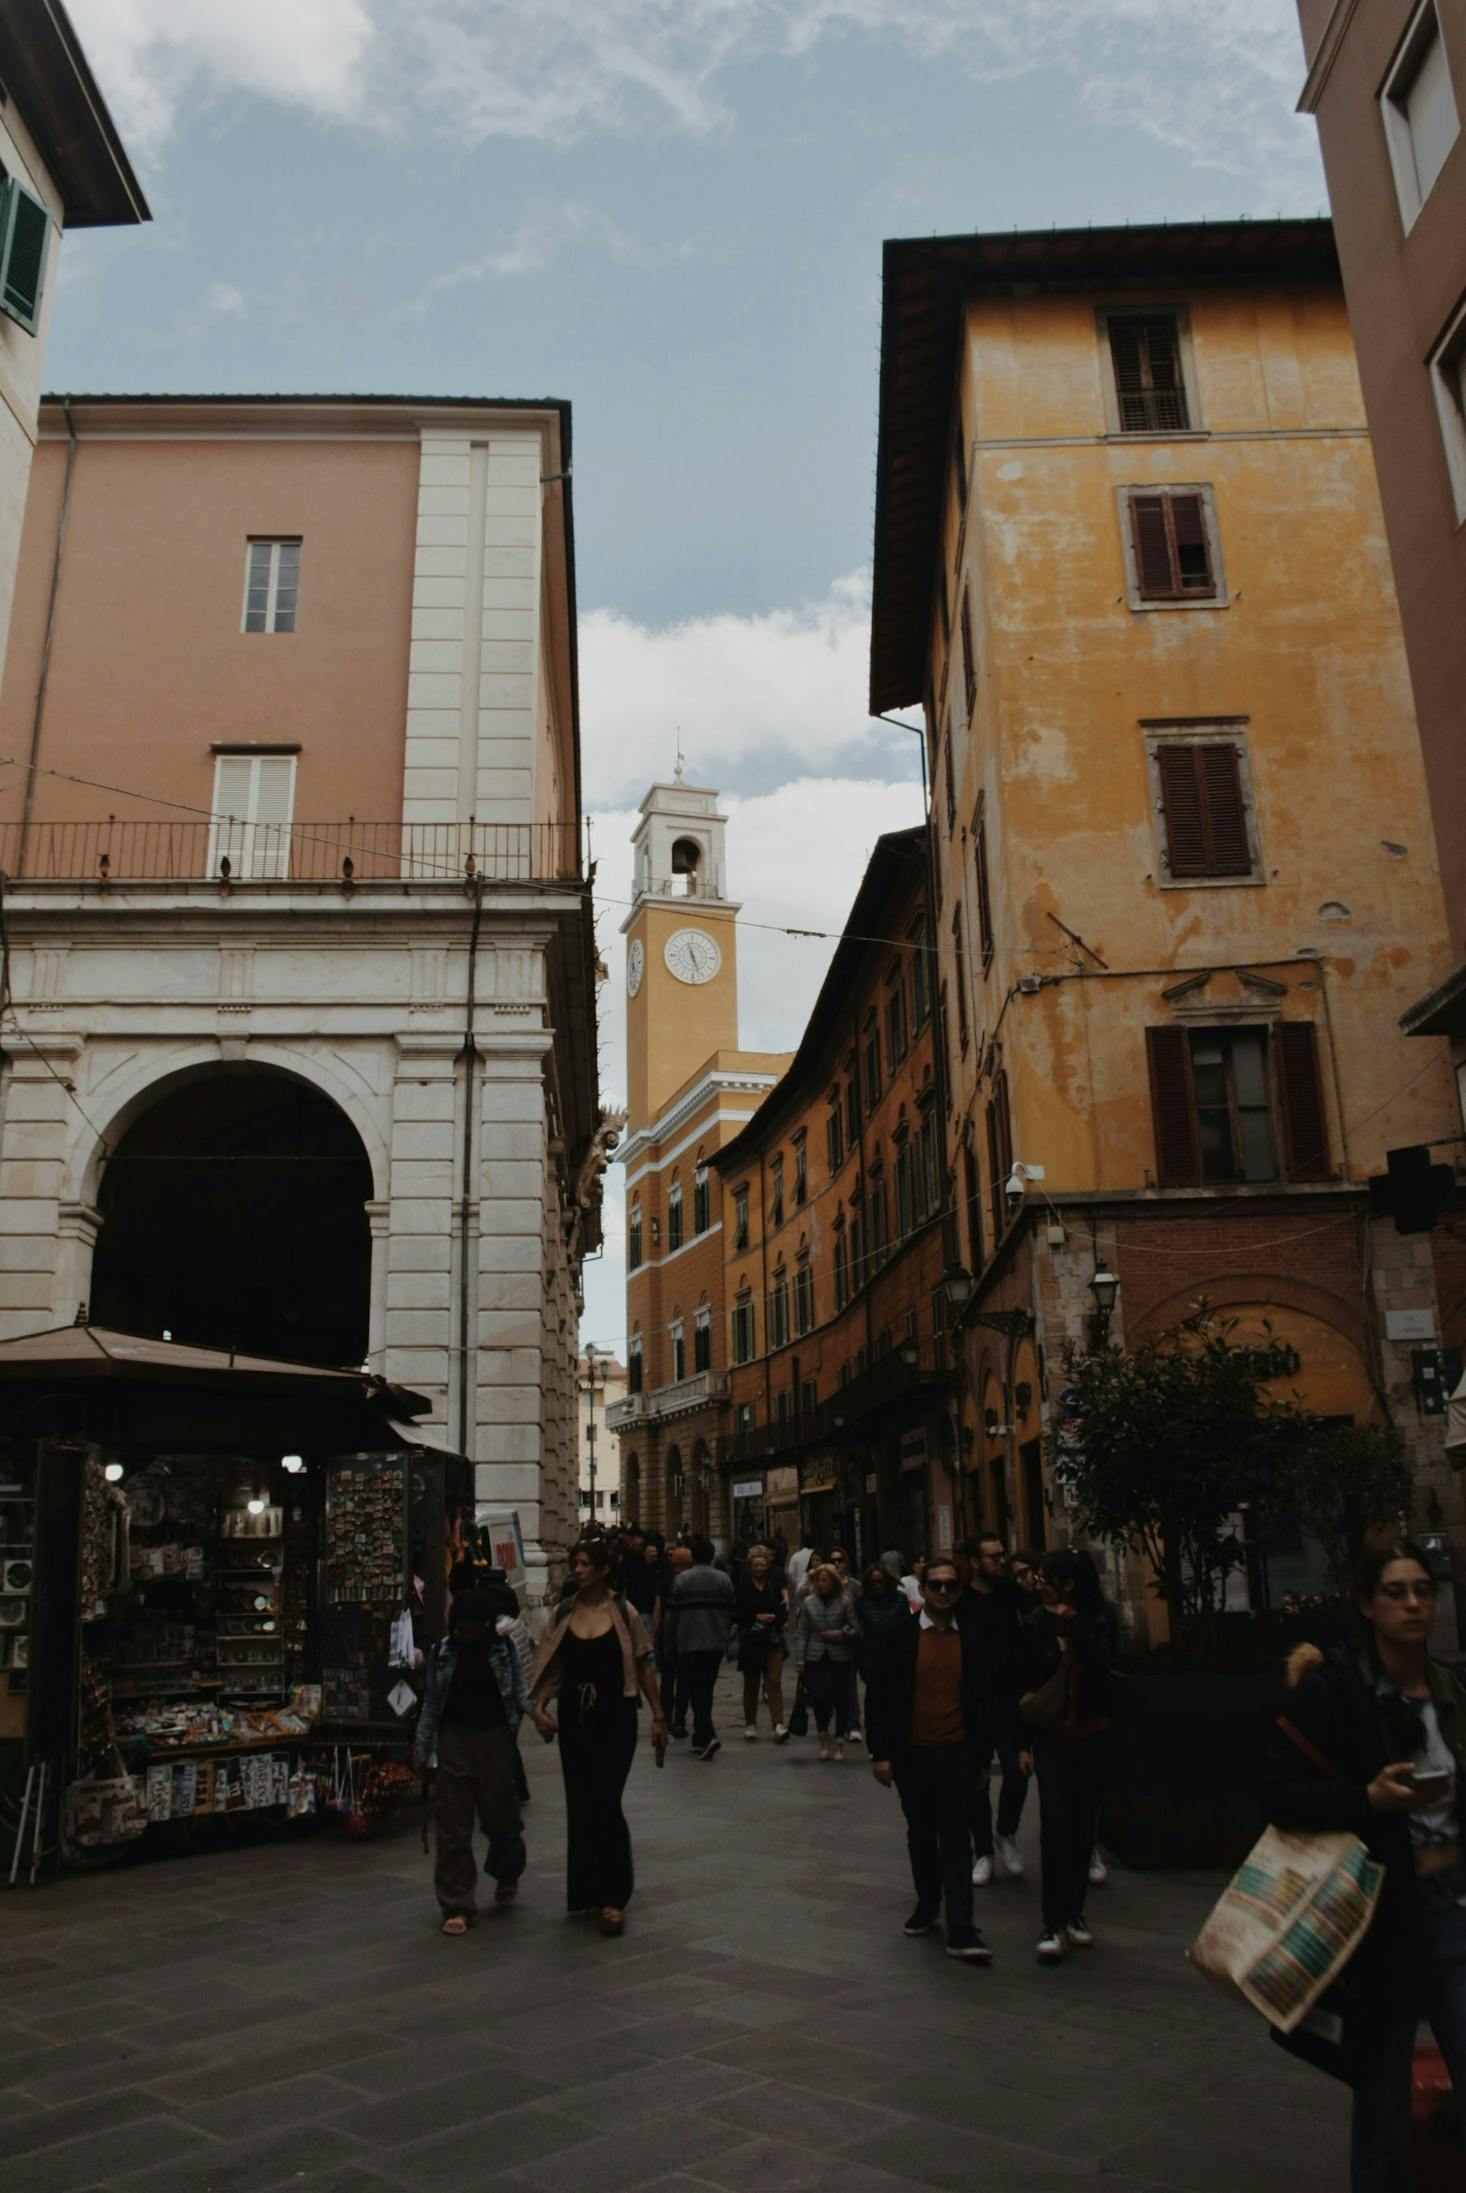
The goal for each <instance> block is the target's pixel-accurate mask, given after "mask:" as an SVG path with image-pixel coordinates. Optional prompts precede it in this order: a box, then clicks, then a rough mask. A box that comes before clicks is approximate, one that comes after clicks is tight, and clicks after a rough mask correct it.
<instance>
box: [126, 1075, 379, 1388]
mask: <svg viewBox="0 0 1466 2193" xmlns="http://www.w3.org/2000/svg"><path fill="white" fill-rule="evenodd" d="M371 1196H372V1175H371V1166H370V1164H369V1162H368V1159H367V1155H366V1152H365V1150H364V1149H363V1147H362V1144H361V1140H360V1137H359V1136H358V1134H357V1132H356V1129H355V1128H354V1127H353V1126H352V1124H351V1122H350V1120H348V1119H347V1117H346V1115H345V1113H344V1112H342V1111H340V1110H339V1109H338V1107H337V1106H336V1105H334V1104H333V1103H332V1102H331V1101H330V1099H329V1098H327V1097H324V1096H322V1095H321V1094H320V1093H319V1092H318V1091H317V1090H315V1089H312V1088H311V1087H309V1085H308V1084H307V1083H305V1082H303V1081H297V1080H296V1079H295V1078H294V1077H293V1076H292V1075H290V1074H285V1073H281V1072H279V1071H278V1070H277V1069H276V1068H274V1067H264V1066H253V1065H247V1064H241V1065H237V1066H234V1065H230V1066H219V1067H210V1068H208V1069H207V1070H206V1071H205V1072H203V1073H201V1074H198V1075H195V1076H191V1077H190V1078H189V1079H187V1080H186V1081H183V1082H180V1083H175V1084H174V1085H172V1086H171V1087H169V1088H168V1089H167V1090H166V1091H165V1092H164V1093H163V1094H162V1095H160V1096H159V1097H158V1100H157V1102H156V1103H154V1104H151V1105H149V1106H148V1107H147V1109H146V1110H144V1111H143V1112H142V1113H140V1114H139V1115H138V1116H137V1117H136V1118H135V1119H134V1120H133V1121H132V1123H131V1125H130V1126H129V1127H128V1128H127V1129H126V1130H125V1132H124V1133H123V1134H122V1136H121V1138H120V1140H119V1141H118V1144H117V1146H116V1148H115V1149H114V1150H112V1151H111V1153H110V1154H109V1155H108V1157H107V1159H106V1162H105V1165H104V1168H103V1172H102V1181H101V1188H100V1191H99V1194H98V1199H97V1201H98V1208H99V1210H100V1212H101V1215H102V1220H103V1224H102V1228H101V1231H100V1234H99V1235H98V1239H97V1247H96V1252H95V1255H94V1258H93V1262H92V1287H91V1296H90V1314H91V1318H92V1321H93V1323H94V1324H98V1325H104V1326H112V1327H114V1328H116V1329H119V1330H121V1331H124V1332H136V1333H147V1334H151V1335H159V1334H162V1333H164V1332H168V1333H171V1334H172V1336H173V1338H174V1339H175V1340H178V1341H188V1342H193V1343H196V1344H198V1345H201V1346H208V1347H222V1348H237V1349H239V1350H240V1351H241V1352H242V1353H246V1354H255V1355H273V1356H286V1357H292V1358H294V1359H296V1360H297V1361H304V1362H315V1363H340V1364H355V1363H359V1362H360V1361H361V1360H362V1358H363V1356H364V1355H365V1352H366V1348H367V1344H368V1321H369V1315H370V1293H371V1236H370V1230H369V1227H368V1223H367V1216H366V1210H365V1205H366V1204H367V1203H368V1202H369V1201H370V1200H371Z"/></svg>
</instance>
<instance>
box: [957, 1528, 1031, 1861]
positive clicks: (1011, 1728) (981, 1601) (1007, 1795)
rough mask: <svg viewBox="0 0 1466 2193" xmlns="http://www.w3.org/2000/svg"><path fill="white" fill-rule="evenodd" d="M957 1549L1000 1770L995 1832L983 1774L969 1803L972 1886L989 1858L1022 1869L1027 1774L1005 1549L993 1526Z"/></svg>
mask: <svg viewBox="0 0 1466 2193" xmlns="http://www.w3.org/2000/svg"><path fill="white" fill-rule="evenodd" d="M963 1550H964V1552H966V1553H967V1555H968V1558H969V1560H970V1562H971V1574H970V1576H969V1577H968V1581H967V1589H966V1590H965V1591H964V1592H963V1594H962V1596H961V1598H960V1599H959V1600H958V1602H957V1620H958V1622H959V1624H960V1625H961V1627H962V1628H963V1629H967V1630H970V1631H971V1632H972V1635H973V1638H974V1639H975V1641H976V1644H977V1651H978V1665H979V1667H980V1669H981V1671H982V1684H983V1690H984V1693H985V1695H986V1697H987V1700H988V1703H989V1705H990V1708H991V1711H992V1722H993V1739H994V1742H995V1743H996V1745H997V1749H998V1763H999V1765H1000V1766H1001V1767H1002V1770H1003V1790H1002V1795H1001V1796H1000V1798H999V1799H998V1824H997V1834H996V1837H995V1836H994V1833H993V1805H992V1799H991V1797H990V1796H989V1794H988V1783H987V1778H986V1777H985V1776H984V1777H983V1778H982V1780H981V1781H980V1782H979V1784H978V1789H977V1794H976V1799H975V1803H974V1808H973V1816H972V1841H973V1847H974V1852H975V1863H974V1865H973V1868H972V1884H973V1887H974V1888H986V1887H987V1885H988V1883H989V1882H990V1881H991V1879H992V1877H993V1866H994V1861H995V1860H996V1863H997V1867H998V1870H999V1872H1002V1873H1006V1874H1009V1875H1011V1876H1012V1878H1013V1879H1014V1880H1017V1879H1018V1878H1019V1876H1020V1875H1021V1874H1022V1872H1023V1859H1022V1857H1021V1855H1020V1853H1019V1849H1018V1842H1017V1835H1018V1825H1019V1822H1020V1821H1021V1820H1022V1818H1023V1805H1024V1800H1025V1799H1026V1798H1027V1796H1028V1776H1027V1775H1026V1774H1025V1773H1024V1772H1023V1769H1022V1767H1021V1766H1020V1765H1019V1764H1018V1754H1019V1751H1020V1750H1021V1748H1022V1746H1021V1745H1020V1742H1019V1730H1018V1627H1019V1622H1020V1620H1021V1616H1022V1607H1021V1605H1020V1602H1019V1598H1018V1593H1017V1590H1016V1589H1015V1587H1014V1585H1013V1584H1012V1582H1011V1581H1010V1579H1009V1576H1008V1556H1007V1551H1006V1549H1005V1547H1004V1545H1003V1541H1002V1539H1001V1538H999V1536H998V1535H997V1532H996V1531H979V1533H978V1535H977V1536H976V1537H975V1538H970V1539H969V1540H968V1542H967V1545H966V1546H965V1547H964V1549H963Z"/></svg>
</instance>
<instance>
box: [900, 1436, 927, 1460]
mask: <svg viewBox="0 0 1466 2193" xmlns="http://www.w3.org/2000/svg"><path fill="white" fill-rule="evenodd" d="M901 1467H902V1469H903V1470H924V1469H925V1468H926V1433H925V1432H921V1431H917V1432H903V1433H902V1434H901Z"/></svg>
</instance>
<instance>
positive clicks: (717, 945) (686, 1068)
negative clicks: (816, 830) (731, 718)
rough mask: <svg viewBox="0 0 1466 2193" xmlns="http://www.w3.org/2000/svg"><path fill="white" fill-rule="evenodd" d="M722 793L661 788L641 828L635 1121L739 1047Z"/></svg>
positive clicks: (635, 914)
mask: <svg viewBox="0 0 1466 2193" xmlns="http://www.w3.org/2000/svg"><path fill="white" fill-rule="evenodd" d="M726 830H727V817H726V816H725V815H720V814H719V812H718V794H717V793H716V792H715V791H712V790H710V789H708V788H707V787H706V786H703V785H693V784H685V783H684V782H683V780H682V768H681V764H680V762H679V764H678V768H677V774H676V777H675V778H674V780H673V781H672V782H671V783H670V784H654V785H653V786H652V788H651V790H650V791H649V792H648V793H647V795H646V798H645V799H644V800H643V801H642V803H641V819H640V821H639V822H638V823H637V826H636V829H635V831H634V832H633V833H632V839H631V845H632V857H633V860H634V863H635V866H634V870H633V881H632V893H633V898H632V908H631V912H630V914H629V915H628V917H627V919H626V921H625V922H624V923H623V924H622V930H623V933H624V935H625V937H626V1083H627V1127H628V1129H629V1131H630V1132H631V1133H632V1134H635V1133H636V1132H637V1130H638V1129H639V1128H642V1127H646V1126H647V1125H649V1124H650V1122H651V1121H652V1120H653V1119H655V1118H656V1117H657V1115H658V1113H659V1112H660V1110H661V1108H662V1106H663V1105H664V1104H665V1103H666V1100H667V1098H668V1097H669V1096H670V1095H671V1094H672V1092H673V1090H674V1089H678V1088H680V1087H681V1085H682V1083H683V1082H684V1081H686V1080H688V1079H689V1077H690V1076H691V1075H693V1074H694V1073H696V1071H697V1070H698V1068H699V1067H700V1066H702V1065H704V1064H705V1063H706V1062H707V1060H708V1059H709V1057H710V1056H711V1054H712V1053H713V1052H715V1051H720V1050H736V1049H737V1046H738V954H737V928H736V922H737V915H738V908H737V906H736V905H735V904H734V903H733V901H732V900H730V899H729V898H728V897H727V896H726V895H725V894H726V888H727V884H726V870H725V865H724V857H725V856H724V835H725V832H726Z"/></svg>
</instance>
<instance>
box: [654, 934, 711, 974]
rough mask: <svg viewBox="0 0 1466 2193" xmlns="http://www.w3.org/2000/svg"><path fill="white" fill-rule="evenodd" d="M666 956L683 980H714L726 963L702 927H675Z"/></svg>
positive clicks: (671, 968)
mask: <svg viewBox="0 0 1466 2193" xmlns="http://www.w3.org/2000/svg"><path fill="white" fill-rule="evenodd" d="M662 957H663V959H665V961H666V962H667V971H668V973H669V974H673V975H675V976H676V977H677V980H678V981H679V982H711V981H712V979H713V977H714V975H715V974H716V973H717V972H718V969H719V968H720V967H721V966H722V964H723V955H722V953H721V952H720V951H719V950H718V947H717V946H716V944H714V942H713V940H712V938H711V937H710V936H709V935H708V934H707V933H706V931H705V930H702V929H676V930H674V931H673V933H672V935H671V936H670V937H668V939H667V943H666V947H665V949H664V951H663V953H662Z"/></svg>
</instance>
